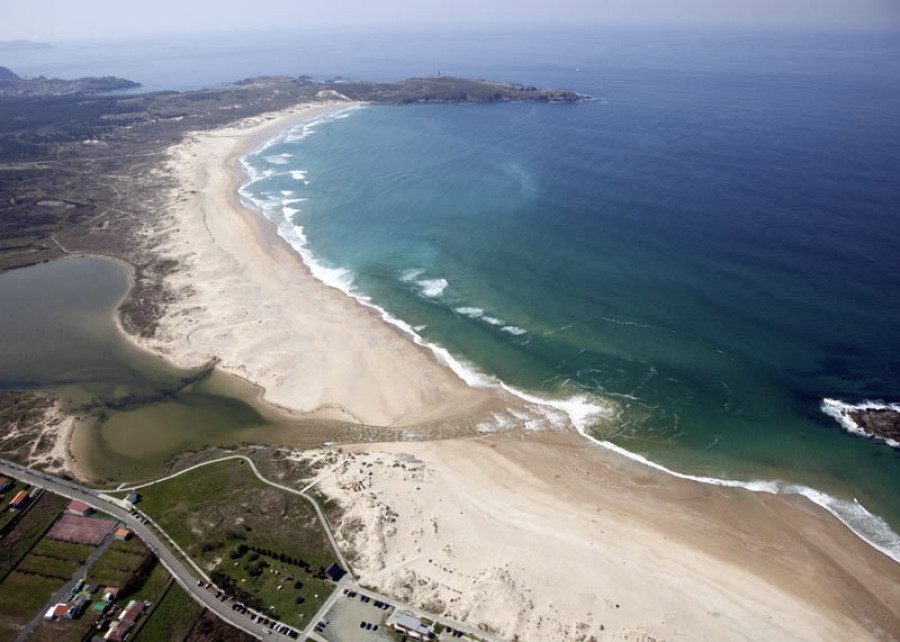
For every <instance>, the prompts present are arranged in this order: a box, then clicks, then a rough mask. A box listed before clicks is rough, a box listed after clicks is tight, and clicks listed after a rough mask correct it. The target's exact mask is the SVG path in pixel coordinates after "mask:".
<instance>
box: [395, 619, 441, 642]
mask: <svg viewBox="0 0 900 642" xmlns="http://www.w3.org/2000/svg"><path fill="white" fill-rule="evenodd" d="M388 624H390V625H391V626H392V627H393V628H394V630H395V631H399V632H400V633H403V634H405V635H408V636H409V637H411V638H415V639H417V640H424V639H425V638H427V637H428V634H429V633H431V629H430V628H429V627H428V626H426V625H425V624H422V620H420V619H419V618H417V617H416V616H415V615H411V614H410V613H396V614H395V615H394V617H392V618H391V619H390V620H388Z"/></svg>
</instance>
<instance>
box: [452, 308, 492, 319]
mask: <svg viewBox="0 0 900 642" xmlns="http://www.w3.org/2000/svg"><path fill="white" fill-rule="evenodd" d="M453 311H454V312H456V313H458V314H461V315H463V316H467V317H469V318H471V319H480V318H481V317H483V316H484V310H482V309H481V308H474V307H462V308H453Z"/></svg>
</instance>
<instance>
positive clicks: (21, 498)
mask: <svg viewBox="0 0 900 642" xmlns="http://www.w3.org/2000/svg"><path fill="white" fill-rule="evenodd" d="M29 499H31V497H30V496H29V495H28V491H27V490H20V491H19V492H18V493H16V496H15V497H13V498H12V500H11V501H10V502H9V507H10V508H11V509H12V510H20V509H22V508H25V505H26V504H28V500H29Z"/></svg>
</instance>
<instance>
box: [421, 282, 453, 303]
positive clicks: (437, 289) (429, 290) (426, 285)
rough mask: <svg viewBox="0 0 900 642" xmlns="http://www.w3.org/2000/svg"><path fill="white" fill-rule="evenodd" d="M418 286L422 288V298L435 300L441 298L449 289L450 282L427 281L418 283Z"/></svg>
mask: <svg viewBox="0 0 900 642" xmlns="http://www.w3.org/2000/svg"><path fill="white" fill-rule="evenodd" d="M416 284H417V285H418V286H419V287H421V288H422V296H427V297H429V298H432V299H433V298H435V297H439V296H441V295H442V294H443V293H444V290H446V289H447V286H448V285H450V282H449V281H447V279H425V280H423V281H416Z"/></svg>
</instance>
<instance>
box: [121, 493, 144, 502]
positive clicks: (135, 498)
mask: <svg viewBox="0 0 900 642" xmlns="http://www.w3.org/2000/svg"><path fill="white" fill-rule="evenodd" d="M125 501H127V502H131V503H132V504H137V503H138V502H139V501H141V494H140V493H138V492H137V491H134V490H133V491H131V492H130V493H128V494H127V495H126V496H125Z"/></svg>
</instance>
